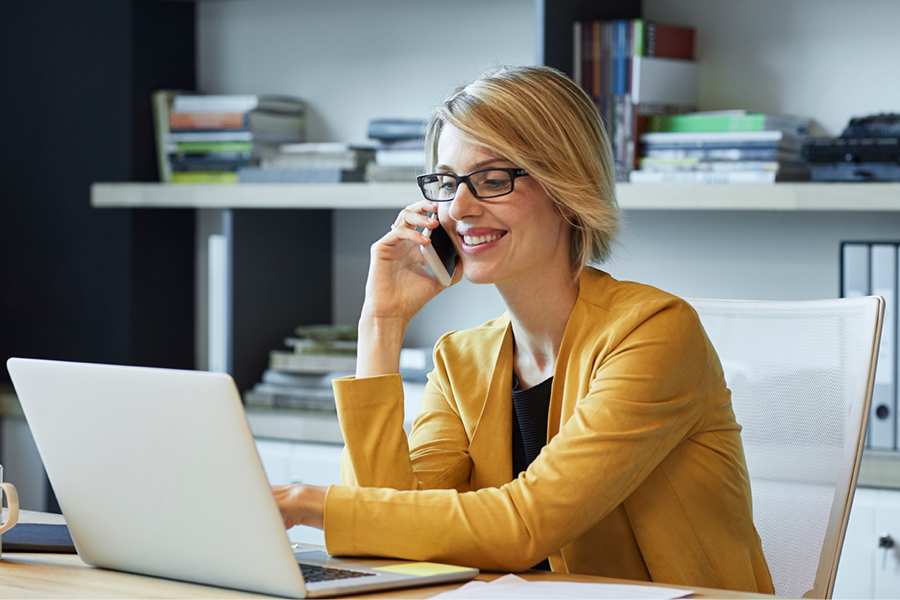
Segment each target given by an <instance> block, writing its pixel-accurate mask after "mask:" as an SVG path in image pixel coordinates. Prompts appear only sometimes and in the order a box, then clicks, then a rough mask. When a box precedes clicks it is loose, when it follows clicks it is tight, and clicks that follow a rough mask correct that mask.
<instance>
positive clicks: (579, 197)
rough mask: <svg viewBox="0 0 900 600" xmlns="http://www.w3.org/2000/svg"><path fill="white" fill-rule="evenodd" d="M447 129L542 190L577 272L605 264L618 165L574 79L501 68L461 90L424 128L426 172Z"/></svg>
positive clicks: (545, 70)
mask: <svg viewBox="0 0 900 600" xmlns="http://www.w3.org/2000/svg"><path fill="white" fill-rule="evenodd" d="M444 124H448V125H451V126H453V127H455V128H456V129H458V130H459V131H461V132H462V133H463V134H464V135H466V136H468V137H469V138H471V139H472V140H474V141H475V142H476V143H479V144H482V145H484V146H486V147H487V148H490V149H491V150H493V151H494V152H497V153H498V154H500V155H501V156H503V157H504V158H507V159H509V160H510V161H512V162H514V163H515V164H516V165H517V166H519V167H521V168H523V169H525V170H526V171H527V172H528V174H529V175H531V176H532V177H534V178H535V179H536V180H537V181H538V182H539V183H540V184H541V185H542V186H543V187H544V189H545V190H546V191H547V193H548V195H549V196H550V198H551V199H552V200H553V201H554V202H555V203H556V207H557V209H558V210H559V212H560V214H562V215H563V217H564V218H565V219H566V220H567V221H568V223H569V224H570V225H571V227H572V236H571V237H572V241H571V246H570V252H569V254H570V257H571V260H572V265H573V267H575V268H576V270H580V269H581V268H582V267H584V265H586V264H587V263H588V262H598V263H599V262H603V261H604V260H606V259H607V258H609V255H610V253H611V250H612V245H613V243H614V241H615V239H616V236H617V234H618V231H619V210H618V204H617V202H616V187H615V185H616V175H615V163H614V160H613V155H612V150H611V149H610V143H609V138H608V136H607V134H606V129H605V128H604V126H603V123H602V121H601V118H600V114H599V113H598V112H597V107H596V106H595V105H594V103H593V102H592V101H591V99H590V98H589V97H588V95H587V94H586V93H585V92H584V91H583V90H582V89H581V88H579V87H578V86H577V85H575V83H574V82H572V80H571V79H569V78H568V77H566V76H565V75H563V74H562V73H561V72H559V71H557V70H556V69H552V68H550V67H535V66H527V67H503V68H500V69H497V70H494V71H491V72H489V73H487V74H485V75H482V76H481V77H479V78H478V79H476V80H475V81H473V82H472V83H470V84H469V85H467V86H465V87H462V88H459V89H458V90H456V91H455V92H453V93H452V94H451V95H450V97H449V98H448V99H447V100H446V101H445V102H444V103H443V104H441V105H440V106H438V107H437V108H436V109H435V110H434V112H433V113H432V115H431V117H430V119H429V121H428V125H427V129H426V137H425V150H426V154H427V164H428V167H429V170H434V167H435V165H436V164H437V160H438V157H437V146H438V140H439V138H440V133H441V129H442V128H443V126H444Z"/></svg>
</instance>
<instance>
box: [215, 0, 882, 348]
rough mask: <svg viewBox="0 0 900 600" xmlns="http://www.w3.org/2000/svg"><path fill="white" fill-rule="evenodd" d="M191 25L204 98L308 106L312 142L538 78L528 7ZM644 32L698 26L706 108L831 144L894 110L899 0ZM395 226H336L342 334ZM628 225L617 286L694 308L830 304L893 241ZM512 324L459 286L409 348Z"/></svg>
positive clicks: (770, 4) (289, 14)
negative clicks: (809, 127) (510, 76)
mask: <svg viewBox="0 0 900 600" xmlns="http://www.w3.org/2000/svg"><path fill="white" fill-rule="evenodd" d="M198 15H199V25H198V41H199V43H198V46H199V49H198V52H199V55H198V65H199V82H200V85H201V87H202V89H204V90H205V91H208V92H222V93H232V92H233V93H238V92H272V93H275V92H278V93H291V94H297V95H299V96H302V97H304V98H306V99H307V100H308V101H309V102H310V104H311V106H312V108H313V117H314V118H313V120H312V122H311V123H310V132H311V135H312V138H313V139H315V140H326V141H350V142H360V141H365V126H366V123H367V122H368V121H369V119H372V118H375V117H385V116H398V117H416V118H418V117H423V116H425V114H426V113H427V112H428V110H430V108H431V107H432V106H433V105H434V104H435V103H437V102H439V101H440V100H441V99H442V98H443V97H444V95H445V94H446V93H447V92H448V91H449V90H451V89H452V88H453V87H455V86H456V85H458V84H460V83H463V82H465V81H467V80H468V79H470V78H472V77H474V76H475V75H477V74H478V72H480V71H481V70H482V68H483V67H485V66H489V65H491V64H496V63H504V62H505V63H529V62H532V61H533V60H534V54H535V47H536V46H535V43H534V33H533V30H534V26H535V21H534V14H533V3H532V1H531V0H490V1H489V2H486V1H480V0H461V1H459V2H455V3H452V4H447V3H443V2H441V3H439V2H436V1H433V0H419V1H414V0H391V1H390V2H367V1H363V0H302V1H300V0H229V1H220V2H204V3H200V4H199V5H198ZM473 15H479V17H480V21H478V20H476V19H473V18H472V16H473ZM644 16H645V17H646V18H648V19H656V20H660V21H666V22H671V23H681V24H688V25H693V26H694V27H696V28H697V58H698V60H699V62H700V78H701V81H700V108H701V109H705V110H713V109H725V108H747V109H753V110H766V111H773V112H774V111H780V112H787V113H795V114H806V115H809V116H811V117H813V118H814V119H815V121H816V122H817V124H818V131H819V133H825V132H827V133H828V134H838V133H840V131H841V129H843V127H844V125H845V124H846V122H847V120H848V119H849V118H850V117H852V116H857V115H866V114H870V113H874V112H879V111H895V112H897V111H900V77H898V75H897V72H898V70H897V67H896V65H895V61H896V57H897V56H900V36H898V35H896V33H895V31H896V25H897V23H900V2H898V1H896V0H857V1H855V2H847V1H845V0H753V1H752V2H750V1H748V0H743V1H737V0H644ZM478 22H480V23H482V25H475V23H478ZM425 71H428V72H434V73H435V75H434V76H433V79H428V80H427V81H426V80H424V79H423V78H422V75H421V73H423V72H425ZM723 193H727V188H725V189H724V190H723ZM394 217H395V214H394V211H375V210H372V211H352V212H351V211H336V215H335V220H334V228H335V232H334V234H335V235H334V244H335V247H334V273H335V282H334V290H333V291H334V314H335V320H336V321H338V322H342V323H354V322H355V321H356V319H357V318H358V314H359V308H360V306H361V304H362V296H363V285H364V281H365V273H366V267H367V263H368V248H369V246H370V245H371V243H372V242H373V241H375V240H376V239H377V238H378V237H379V236H380V235H382V234H383V232H385V231H386V230H387V229H388V226H389V225H390V223H391V222H393V220H394ZM626 218H627V225H626V233H625V235H624V236H623V240H622V241H623V244H622V246H620V247H619V248H618V250H617V253H616V256H615V258H614V260H613V261H611V263H610V264H609V265H607V268H608V270H609V271H610V272H611V273H612V274H613V275H615V276H617V277H619V278H622V279H631V280H636V281H642V282H645V283H650V284H652V285H656V286H658V287H661V288H663V289H666V290H669V291H671V292H674V293H677V294H680V295H683V296H695V297H720V298H758V299H777V298H781V299H800V298H823V297H834V296H836V295H837V293H838V273H839V270H838V269H839V266H838V256H839V244H840V242H841V241H842V240H900V214H896V213H878V214H876V213H862V214H847V213H825V212H813V213H793V212H774V211H772V212H761V213H755V212H726V211H721V212H716V211H687V212H678V211H671V212H666V211H650V212H645V211H630V212H628V213H627V214H626ZM502 310H503V306H502V303H501V302H500V300H499V298H498V297H497V295H496V293H495V292H494V291H493V289H492V288H491V287H490V286H488V287H485V286H474V285H472V284H468V283H466V282H464V283H463V284H461V285H460V286H457V287H456V288H454V289H451V290H449V291H447V292H445V293H443V294H441V295H440V296H439V297H438V298H436V299H435V300H434V301H432V303H430V304H429V306H427V307H426V308H425V309H424V310H423V312H422V313H421V314H420V315H419V316H418V317H416V319H415V321H414V322H413V324H412V326H411V327H410V332H409V336H408V340H407V341H408V343H409V344H411V345H426V344H431V343H433V342H434V340H435V339H436V338H437V337H438V336H439V335H440V334H441V333H442V332H444V331H447V330H449V329H458V328H463V327H469V326H472V325H475V324H477V323H480V322H482V321H484V320H487V319H488V318H491V317H493V316H495V315H497V314H499V313H500V312H502Z"/></svg>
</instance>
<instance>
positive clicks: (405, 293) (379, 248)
mask: <svg viewBox="0 0 900 600" xmlns="http://www.w3.org/2000/svg"><path fill="white" fill-rule="evenodd" d="M429 213H433V214H434V215H435V216H433V217H432V216H429ZM436 215H437V203H436V202H430V201H428V200H422V201H420V202H416V203H415V204H411V205H409V206H407V207H406V208H404V209H403V210H402V211H400V214H399V215H398V216H397V219H396V221H394V224H393V225H391V230H390V231H389V232H388V233H387V234H385V235H384V236H383V237H382V238H381V239H380V240H378V241H377V242H375V243H374V244H373V245H372V247H371V250H370V261H369V275H368V279H367V280H366V299H365V304H364V308H363V316H368V317H369V318H374V319H401V320H405V321H407V322H408V321H409V320H410V319H412V318H413V317H414V316H415V315H416V313H418V312H419V311H420V310H421V309H422V307H423V306H425V304H427V303H428V301H429V300H431V299H432V298H434V297H435V296H436V295H438V294H439V293H440V292H441V291H443V290H444V289H445V288H444V286H443V285H442V284H441V283H440V282H439V281H438V280H437V278H436V277H435V276H434V275H432V274H431V273H429V272H428V270H427V268H426V263H425V257H424V256H423V255H422V250H421V249H422V247H423V246H427V245H428V244H430V243H431V240H430V239H429V238H426V237H425V236H424V235H423V234H422V232H419V231H416V227H421V228H424V229H434V228H436V227H437V226H438V219H437V217H436ZM458 271H461V269H458ZM461 276H462V274H461V273H460V274H459V275H457V277H454V280H453V282H454V283H455V282H457V281H459V279H460V278H461Z"/></svg>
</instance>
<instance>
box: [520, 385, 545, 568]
mask: <svg viewBox="0 0 900 600" xmlns="http://www.w3.org/2000/svg"><path fill="white" fill-rule="evenodd" d="M552 386H553V378H552V377H551V378H549V379H547V380H546V381H543V382H541V383H539V384H537V385H536V386H534V387H530V388H528V389H527V390H520V389H519V379H518V377H516V375H515V373H513V389H512V399H513V420H512V426H513V433H512V462H513V478H515V477H518V476H519V473H521V472H522V471H524V470H526V469H527V468H528V465H530V464H531V462H532V461H533V460H534V459H535V458H537V455H538V454H540V453H541V448H543V447H544V445H545V444H546V443H547V417H548V414H549V412H550V390H551V388H552ZM532 568H533V569H542V570H544V571H549V570H550V561H549V560H548V559H546V558H545V559H544V560H543V561H541V563H540V564H537V565H535V566H534V567H532Z"/></svg>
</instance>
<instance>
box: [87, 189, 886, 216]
mask: <svg viewBox="0 0 900 600" xmlns="http://www.w3.org/2000/svg"><path fill="white" fill-rule="evenodd" d="M617 194H618V197H619V205H620V206H621V207H622V208H623V209H625V210H764V211H773V210H774V211H780V210H785V211H804V210H808V211H900V183H778V184H629V183H623V184H619V185H618V186H617ZM419 199H421V195H420V194H419V190H418V188H416V186H415V185H414V184H411V183H409V184H408V183H321V184H314V183H308V184H275V183H271V184H237V185H171V184H169V185H167V184H161V183H95V184H93V185H92V186H91V206H94V207H96V208H295V209H312V208H332V209H360V208H402V207H404V206H407V205H408V204H412V203H413V202H416V201H418V200H419Z"/></svg>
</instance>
